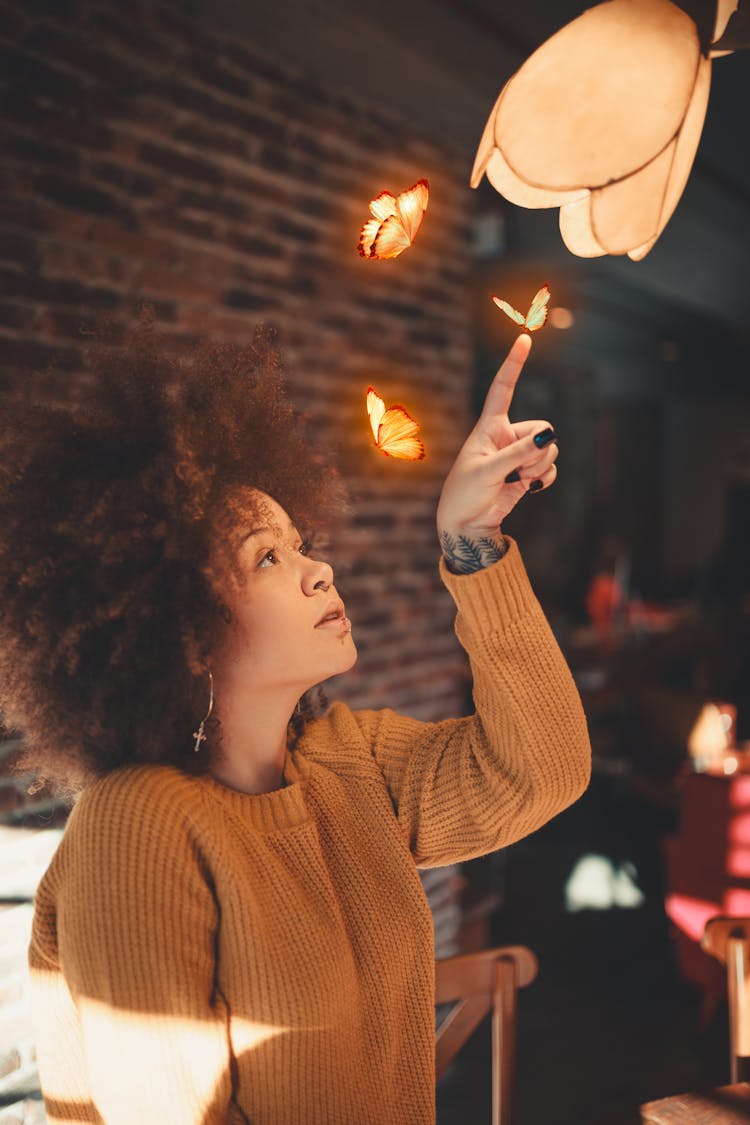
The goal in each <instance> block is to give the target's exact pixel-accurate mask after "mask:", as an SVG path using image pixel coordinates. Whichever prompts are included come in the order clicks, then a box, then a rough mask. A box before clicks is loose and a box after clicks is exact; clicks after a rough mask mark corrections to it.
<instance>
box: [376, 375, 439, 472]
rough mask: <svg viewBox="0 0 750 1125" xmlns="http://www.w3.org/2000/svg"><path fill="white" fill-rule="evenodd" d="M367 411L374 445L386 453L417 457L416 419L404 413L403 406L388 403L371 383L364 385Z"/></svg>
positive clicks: (420, 449)
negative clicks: (365, 386) (387, 404)
mask: <svg viewBox="0 0 750 1125" xmlns="http://www.w3.org/2000/svg"><path fill="white" fill-rule="evenodd" d="M367 413H368V414H369V416H370V425H371V426H372V432H373V434H374V436H375V447H376V449H379V450H380V452H381V453H385V455H386V457H401V458H403V459H404V460H405V461H421V460H422V459H423V457H424V455H425V452H424V446H423V445H422V442H421V441H420V440H419V438H418V437H417V433H418V431H419V423H418V422H415V421H414V419H413V418H412V417H411V416H410V415H409V414H407V413H406V411H405V410H404V408H403V406H389V407H388V409H387V410H386V408H385V403H384V402H383V400H382V398H381V397H380V395H379V394H378V392H377V391H376V390H375V388H374V387H368V388H367Z"/></svg>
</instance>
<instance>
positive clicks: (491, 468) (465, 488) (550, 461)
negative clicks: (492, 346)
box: [437, 333, 557, 541]
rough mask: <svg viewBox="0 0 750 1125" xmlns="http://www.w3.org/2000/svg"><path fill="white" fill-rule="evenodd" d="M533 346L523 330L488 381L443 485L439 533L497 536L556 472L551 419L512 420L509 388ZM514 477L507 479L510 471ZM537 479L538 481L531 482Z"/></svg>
mask: <svg viewBox="0 0 750 1125" xmlns="http://www.w3.org/2000/svg"><path fill="white" fill-rule="evenodd" d="M530 350H531V337H530V336H528V335H527V334H526V333H522V334H521V335H520V336H519V337H518V339H517V340H516V342H515V344H514V345H513V347H512V348H511V350H510V353H509V354H508V357H507V359H506V360H505V362H504V363H503V365H502V366H501V368H500V370H499V371H498V373H497V375H496V376H495V378H494V379H493V381H492V384H491V386H490V389H489V390H488V392H487V397H486V399H485V402H484V407H483V409H482V413H481V415H480V417H479V420H478V421H477V424H476V425H475V427H474V429H473V430H472V431H471V433H470V434H469V436H468V438H467V439H466V441H465V442H464V444H463V446H462V447H461V450H460V451H459V454H458V456H457V458H456V460H455V462H454V464H453V466H452V468H451V470H450V472H449V473H448V476H447V477H446V479H445V483H444V484H443V489H442V492H441V494H440V500H439V501H438V508H437V527H438V534H439V536H440V538H441V541H443V539H444V537H445V536H462V537H465V538H469V539H474V540H479V539H487V538H490V539H491V538H493V537H494V538H495V539H499V537H500V527H501V525H502V522H503V520H504V519H505V517H506V516H507V515H508V513H509V512H511V511H512V510H513V508H514V507H515V506H516V504H517V503H518V501H519V500H520V499H521V497H522V496H524V495H525V494H526V493H527V492H528V491H530V490H533V491H539V490H540V489H541V488H548V487H549V486H550V485H551V484H552V482H553V481H554V480H555V477H556V476H557V469H556V467H555V460H556V458H557V443H556V441H555V440H554V437H552V438H550V437H549V435H547V436H546V437H545V438H544V439H543V444H542V446H541V447H540V446H539V445H537V444H536V443H535V442H534V438H535V437H538V436H539V435H541V434H544V433H545V431H551V430H552V427H551V426H550V424H549V422H545V421H541V420H539V419H535V420H534V421H531V422H511V421H510V420H509V418H508V411H509V409H510V404H511V401H512V399H513V391H514V389H515V386H516V382H517V381H518V376H519V375H520V374H521V371H522V369H523V365H524V363H525V362H526V359H527V357H528V354H529V351H530ZM514 471H515V472H517V473H518V479H517V480H515V481H514V480H513V479H512V478H511V481H510V482H508V481H507V480H506V477H507V476H508V475H509V474H512V473H513V472H514ZM537 481H540V482H541V485H537V484H536V483H535V482H537Z"/></svg>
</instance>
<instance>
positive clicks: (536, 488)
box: [529, 480, 544, 492]
mask: <svg viewBox="0 0 750 1125" xmlns="http://www.w3.org/2000/svg"><path fill="white" fill-rule="evenodd" d="M540 488H544V485H543V484H542V482H541V481H540V480H533V481H532V482H531V484H530V485H529V492H538V491H539V489H540Z"/></svg>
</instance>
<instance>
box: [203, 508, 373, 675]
mask: <svg viewBox="0 0 750 1125" xmlns="http://www.w3.org/2000/svg"><path fill="white" fill-rule="evenodd" d="M255 495H256V498H259V499H260V501H261V503H262V515H260V516H256V517H255V518H252V519H250V521H249V524H250V525H252V526H250V525H249V526H248V528H247V532H246V533H245V536H244V539H243V540H242V543H241V545H240V548H239V555H238V562H239V571H240V580H239V582H236V581H234V580H231V583H230V588H229V589H228V590H223V591H222V598H223V601H224V602H225V604H226V606H227V608H228V609H229V611H230V614H231V618H232V620H231V622H230V624H229V625H228V626H227V631H226V635H225V637H224V643H223V644H222V652H221V656H220V660H221V663H223V664H228V665H229V666H230V667H231V669H232V673H233V675H234V674H236V673H238V672H239V673H240V675H241V677H242V681H243V682H245V683H248V684H252V686H253V688H254V689H255V688H260V689H263V690H268V691H271V690H273V689H279V688H289V689H291V691H292V693H294V694H296V695H301V694H302V693H303V692H304V691H307V690H308V688H311V687H313V686H314V685H315V684H319V683H321V682H322V681H323V680H326V679H328V677H329V676H335V675H337V674H338V673H340V672H346V671H347V670H348V669H349V668H351V667H352V666H353V665H354V663H355V662H356V659H357V649H356V646H355V644H354V641H353V640H352V635H351V624H350V622H349V621H348V619H347V618H346V617H345V614H344V606H343V603H342V601H341V598H340V597H339V595H338V594H337V592H336V588H335V586H334V584H333V570H332V569H331V567H330V566H329V564H328V563H327V562H323V561H322V560H320V559H316V558H314V557H312V555H311V554H310V553H309V552H308V547H307V545H306V544H305V543H304V542H303V541H302V539H301V537H300V535H299V533H298V532H297V529H296V528H295V527H294V526H293V524H292V522H291V520H290V518H289V516H288V515H287V513H286V512H285V511H284V509H283V508H282V507H281V505H280V504H277V503H276V501H275V500H273V499H272V498H271V497H270V496H267V495H265V494H258V493H256V494H255ZM243 531H244V529H243ZM329 613H331V614H335V615H336V616H335V618H334V619H333V620H330V621H328V622H327V623H325V624H321V620H322V619H323V618H324V617H325V616H326V615H327V614H329Z"/></svg>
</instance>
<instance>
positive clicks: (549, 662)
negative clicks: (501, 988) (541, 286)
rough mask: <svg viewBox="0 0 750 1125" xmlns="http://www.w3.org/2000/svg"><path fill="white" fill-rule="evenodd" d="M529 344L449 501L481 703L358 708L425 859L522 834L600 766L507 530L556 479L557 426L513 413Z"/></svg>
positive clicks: (444, 499) (500, 389)
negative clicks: (444, 716)
mask: <svg viewBox="0 0 750 1125" xmlns="http://www.w3.org/2000/svg"><path fill="white" fill-rule="evenodd" d="M530 346H531V340H530V338H529V337H528V336H526V335H521V336H519V337H518V339H517V340H516V343H515V344H514V346H513V348H512V350H511V352H510V355H509V356H508V358H507V359H506V361H505V363H504V364H503V365H502V367H501V368H500V370H499V371H498V373H497V375H496V377H495V379H494V381H493V383H492V386H491V387H490V390H489V392H488V394H487V399H486V402H485V405H484V409H483V411H482V415H481V417H480V418H479V421H478V422H477V424H476V426H475V427H474V430H473V431H472V433H471V434H470V435H469V437H468V438H467V440H466V442H465V443H464V445H463V447H462V449H461V450H460V452H459V454H458V457H457V459H456V461H455V463H454V465H453V467H452V468H451V471H450V473H449V474H448V476H447V478H446V481H445V484H444V486H443V490H442V493H441V497H440V501H439V504H438V512H437V528H438V535H439V538H440V544H441V547H442V551H443V555H442V558H441V560H440V573H441V577H442V579H443V582H444V583H445V585H446V586H447V588H448V590H449V592H450V594H451V596H452V597H453V599H454V601H455V602H456V607H457V610H458V613H457V617H456V633H457V636H458V638H459V640H460V641H461V644H462V645H463V646H464V648H465V649H466V651H467V653H468V655H469V660H470V663H471V670H472V674H473V679H474V703H475V706H476V713H475V714H474V715H472V716H470V717H467V718H463V719H448V720H445V721H444V722H440V723H422V722H418V721H417V720H413V719H408V718H405V717H404V716H401V715H397V714H395V713H394V712H392V711H387V710H386V711H379V712H361V713H360V714H359V722H360V724H361V726H362V727H363V728H365V731H364V733H365V737H366V738H367V740H368V742H369V745H370V746H371V748H372V752H373V754H374V756H375V758H376V759H377V761H378V763H379V765H380V767H381V769H382V772H383V775H384V777H385V780H386V784H387V785H388V788H389V791H390V795H391V800H392V802H393V804H394V807H395V809H396V811H397V815H398V818H399V821H400V823H401V825H402V828H403V831H404V833H405V835H406V837H407V838H408V840H409V846H410V848H411V850H412V853H413V855H414V857H415V859H416V861H417V863H418V864H420V865H422V866H433V865H435V866H436V865H440V864H447V863H453V862H459V861H461V860H464V859H469V858H471V857H472V856H476V855H482V854H485V853H486V852H489V851H492V850H494V849H496V848H499V847H503V846H504V845H506V844H509V843H512V842H513V841H514V840H517V839H519V838H520V837H522V836H524V835H526V834H528V833H529V832H532V831H533V830H534V829H536V828H539V827H540V826H541V825H542V824H544V823H545V822H546V821H548V820H549V819H550V818H551V817H552V816H554V815H555V814H556V813H558V812H560V811H561V810H562V809H564V808H566V807H567V806H568V805H569V804H571V803H572V802H573V801H574V800H575V799H576V798H577V797H578V796H580V794H581V793H582V792H583V790H584V789H585V787H586V785H587V783H588V780H589V776H590V760H591V750H590V745H589V739H588V731H587V728H586V721H585V717H584V714H583V709H582V707H581V702H580V698H579V696H578V692H577V690H576V687H575V684H574V682H573V679H572V676H571V674H570V671H569V669H568V666H567V664H566V662H565V660H564V658H563V655H562V653H561V652H560V649H559V647H558V645H557V643H556V641H555V639H554V637H553V635H552V631H551V629H550V627H549V625H548V623H547V621H546V618H545V616H544V614H543V612H542V610H541V607H540V606H539V603H538V602H537V599H536V597H535V596H534V593H533V591H532V589H531V586H530V584H529V581H528V577H527V575H526V571H525V569H524V566H523V563H522V561H521V557H520V554H519V551H518V548H517V546H516V545H515V544H514V543H513V541H512V540H509V539H508V538H507V537H505V536H504V535H503V534H502V521H503V519H504V518H505V516H506V515H507V514H508V512H510V511H511V509H512V508H513V507H514V506H515V504H516V503H517V502H518V500H519V499H520V498H521V497H522V496H524V495H525V494H526V492H527V491H540V490H541V489H542V488H545V487H547V486H549V485H550V484H551V483H552V482H553V481H554V479H555V476H556V468H555V458H556V456H557V445H556V442H555V434H554V431H553V429H552V427H551V426H550V425H549V423H548V422H545V421H542V420H535V421H529V422H520V423H511V422H510V421H509V418H508V409H509V407H510V403H511V399H512V396H513V389H514V387H515V384H516V381H517V379H518V376H519V374H520V372H521V369H522V367H523V364H524V362H525V360H526V357H527V356H528V353H529V349H530Z"/></svg>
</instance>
